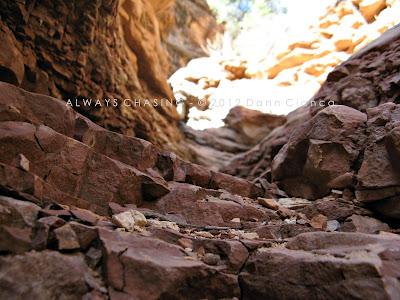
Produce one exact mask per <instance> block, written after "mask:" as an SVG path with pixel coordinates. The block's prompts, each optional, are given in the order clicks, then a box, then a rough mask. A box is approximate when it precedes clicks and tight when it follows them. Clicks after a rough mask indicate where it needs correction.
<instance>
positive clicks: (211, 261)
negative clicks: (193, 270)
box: [202, 253, 221, 266]
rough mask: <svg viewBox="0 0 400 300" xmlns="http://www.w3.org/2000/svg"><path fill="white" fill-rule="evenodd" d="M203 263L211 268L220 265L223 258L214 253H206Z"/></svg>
mask: <svg viewBox="0 0 400 300" xmlns="http://www.w3.org/2000/svg"><path fill="white" fill-rule="evenodd" d="M202 260H203V262H204V263H205V264H207V265H210V266H216V265H218V263H219V261H220V260H221V258H220V257H219V255H218V254H214V253H206V254H205V255H204V256H203V258H202Z"/></svg>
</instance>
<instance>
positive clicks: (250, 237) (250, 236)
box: [239, 232, 259, 240]
mask: <svg viewBox="0 0 400 300" xmlns="http://www.w3.org/2000/svg"><path fill="white" fill-rule="evenodd" d="M239 237H240V238H241V239H246V240H256V239H258V238H259V236H258V234H257V233H256V232H241V233H239Z"/></svg>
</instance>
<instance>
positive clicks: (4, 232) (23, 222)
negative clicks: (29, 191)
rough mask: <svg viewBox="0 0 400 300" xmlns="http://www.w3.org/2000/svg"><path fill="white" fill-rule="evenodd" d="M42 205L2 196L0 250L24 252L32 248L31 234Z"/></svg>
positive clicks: (0, 202)
mask: <svg viewBox="0 0 400 300" xmlns="http://www.w3.org/2000/svg"><path fill="white" fill-rule="evenodd" d="M39 210H40V207H38V206H37V205H35V204H33V203H29V202H25V201H20V200H16V199H13V198H9V197H4V196H0V251H3V252H6V253H7V252H11V253H23V252H25V251H28V250H30V249H31V248H32V242H31V234H32V228H33V226H34V224H35V222H36V218H37V216H38V213H39Z"/></svg>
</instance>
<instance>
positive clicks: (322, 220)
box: [310, 215, 328, 229]
mask: <svg viewBox="0 0 400 300" xmlns="http://www.w3.org/2000/svg"><path fill="white" fill-rule="evenodd" d="M327 222H328V218H327V217H326V216H324V215H316V216H314V217H313V218H312V219H311V220H310V225H311V227H313V228H315V229H325V228H326V226H327Z"/></svg>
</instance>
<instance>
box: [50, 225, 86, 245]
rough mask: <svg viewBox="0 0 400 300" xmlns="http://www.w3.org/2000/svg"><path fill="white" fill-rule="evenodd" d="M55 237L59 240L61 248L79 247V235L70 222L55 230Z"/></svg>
mask: <svg viewBox="0 0 400 300" xmlns="http://www.w3.org/2000/svg"><path fill="white" fill-rule="evenodd" d="M54 234H55V237H56V239H57V242H58V249H59V250H74V249H79V247H80V245H79V241H78V237H77V236H76V234H75V231H74V230H73V229H72V228H71V226H70V225H69V224H65V225H64V226H61V227H59V228H57V229H55V230H54Z"/></svg>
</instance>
